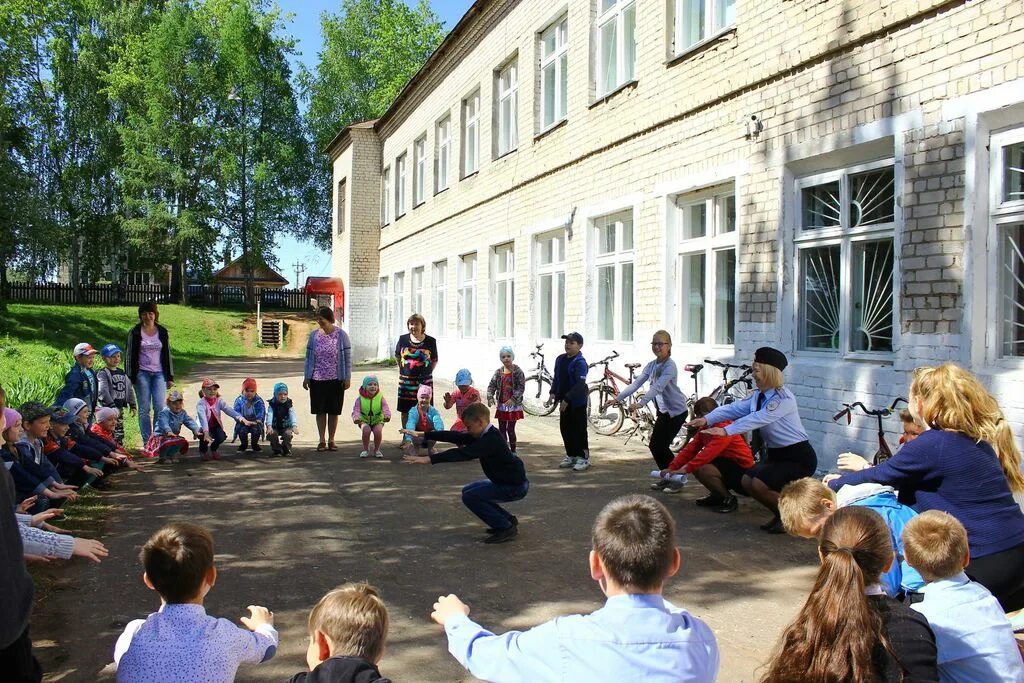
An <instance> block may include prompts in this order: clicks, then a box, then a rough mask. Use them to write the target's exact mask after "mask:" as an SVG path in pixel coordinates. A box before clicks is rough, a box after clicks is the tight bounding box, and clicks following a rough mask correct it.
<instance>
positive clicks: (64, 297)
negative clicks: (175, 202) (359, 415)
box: [0, 283, 311, 311]
mask: <svg viewBox="0 0 1024 683" xmlns="http://www.w3.org/2000/svg"><path fill="white" fill-rule="evenodd" d="M0 296H2V298H3V299H5V300H7V301H22V302H33V303H48V304H91V305H97V306H120V305H138V304H141V303H143V302H145V301H150V300H153V301H156V302H158V303H167V302H169V301H171V291H170V288H169V287H167V286H166V285H115V284H105V285H82V286H81V287H79V288H78V293H77V295H76V293H75V288H74V287H72V286H71V285H65V284H59V283H42V284H39V283H27V284H26V283H16V284H9V285H8V286H7V287H6V288H4V289H3V291H2V292H0ZM256 297H257V298H258V300H259V302H260V306H261V307H262V308H263V309H264V310H268V311H275V310H277V311H306V310H310V308H311V303H310V298H309V296H308V295H307V294H306V292H305V291H304V290H302V289H261V288H259V287H257V288H256ZM185 299H186V303H187V304H189V305H190V306H214V307H225V308H238V309H245V308H246V301H245V290H244V289H243V288H242V287H235V286H230V285H228V286H222V285H189V286H188V287H187V288H186V292H185ZM253 308H255V305H253Z"/></svg>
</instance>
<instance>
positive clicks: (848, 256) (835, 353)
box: [793, 156, 902, 362]
mask: <svg viewBox="0 0 1024 683" xmlns="http://www.w3.org/2000/svg"><path fill="white" fill-rule="evenodd" d="M884 168H891V169H892V172H893V218H892V221H890V222H888V223H881V224H873V225H871V224H869V225H864V226H860V227H857V228H850V227H849V223H850V205H851V203H850V189H849V188H850V178H851V177H852V176H855V175H858V174H861V173H865V172H869V171H877V170H880V169H884ZM899 179H900V175H899V173H898V169H897V166H896V163H895V158H894V157H892V156H890V157H886V158H884V159H875V160H872V161H866V162H862V163H857V164H850V165H847V166H843V167H841V168H838V169H833V170H829V171H824V172H820V173H811V174H806V175H802V176H800V177H798V178H796V179H795V181H794V184H793V189H794V199H795V204H794V206H795V210H794V212H793V215H794V216H796V219H795V220H796V226H795V229H794V233H793V272H794V278H793V283H794V286H793V293H794V309H793V310H794V320H795V322H796V328H795V330H794V341H795V343H796V349H797V351H798V352H799V353H802V354H803V353H806V354H813V355H819V356H823V357H837V358H840V359H863V360H881V361H887V362H888V361H892V359H893V358H894V357H895V356H896V353H897V350H898V348H899V346H898V334H899V325H900V292H899V289H898V288H899V271H900V267H901V265H900V264H901V261H902V258H901V256H900V253H899V243H898V241H897V236H898V234H899V232H900V227H899V226H900V224H901V220H900V210H899V199H900V196H901V193H900V187H901V186H900V183H899ZM829 182H838V183H839V192H840V197H839V201H840V211H839V213H840V218H839V225H837V226H828V227H821V228H816V229H813V230H805V229H804V226H803V208H804V206H803V196H802V192H803V190H804V189H805V188H809V187H814V186H819V185H823V184H825V183H829ZM886 239H888V240H890V242H891V243H892V257H893V268H892V337H891V339H890V344H891V346H892V350H891V351H869V350H852V349H850V345H851V344H850V340H851V334H852V332H853V330H852V327H853V324H852V323H853V318H852V313H853V311H852V302H853V296H854V291H853V276H854V262H853V257H852V252H853V249H854V247H856V246H860V245H863V244H869V243H872V242H878V241H882V240H886ZM837 245H838V246H839V248H840V253H839V283H838V285H839V293H838V298H839V311H838V318H839V330H838V333H837V335H838V340H837V347H836V348H834V349H826V348H810V347H807V346H806V345H805V341H804V339H803V334H804V333H803V321H804V317H803V311H802V306H803V301H802V299H803V276H804V273H803V264H802V252H803V251H804V250H807V249H815V248H827V247H833V246H837Z"/></svg>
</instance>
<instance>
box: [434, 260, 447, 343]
mask: <svg viewBox="0 0 1024 683" xmlns="http://www.w3.org/2000/svg"><path fill="white" fill-rule="evenodd" d="M430 286H431V287H432V288H433V290H434V295H433V297H432V301H431V304H430V305H431V309H430V315H431V318H433V320H434V324H436V325H437V326H438V329H440V330H441V331H442V334H443V333H444V331H446V330H447V329H448V259H446V258H445V259H441V260H440V261H434V262H433V263H431V264H430Z"/></svg>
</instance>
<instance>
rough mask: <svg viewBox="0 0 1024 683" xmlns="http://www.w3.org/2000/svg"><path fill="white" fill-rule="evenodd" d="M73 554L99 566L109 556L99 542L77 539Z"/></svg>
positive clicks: (89, 539)
mask: <svg viewBox="0 0 1024 683" xmlns="http://www.w3.org/2000/svg"><path fill="white" fill-rule="evenodd" d="M71 554H72V555H75V556H77V557H84V558H86V559H89V560H92V561H93V562H96V563H97V564H99V562H100V560H102V559H103V558H104V557H106V556H107V554H108V553H107V548H106V546H104V545H103V544H102V543H100V542H99V541H96V540H93V539H91V538H76V539H75V544H74V546H72V549H71Z"/></svg>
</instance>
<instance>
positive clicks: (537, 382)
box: [523, 344, 555, 417]
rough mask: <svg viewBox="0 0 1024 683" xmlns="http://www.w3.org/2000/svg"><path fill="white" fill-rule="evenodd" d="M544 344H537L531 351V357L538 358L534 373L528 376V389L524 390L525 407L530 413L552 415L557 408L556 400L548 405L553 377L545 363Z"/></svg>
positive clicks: (541, 415) (540, 415)
mask: <svg viewBox="0 0 1024 683" xmlns="http://www.w3.org/2000/svg"><path fill="white" fill-rule="evenodd" d="M542 348H544V345H543V344H537V350H536V351H533V352H532V353H530V358H536V359H538V360H537V367H535V368H534V369H533V374H532V375H530V376H529V377H527V378H526V389H525V391H524V392H523V409H524V410H526V412H527V413H529V414H530V415H536V416H538V417H543V416H545V415H550V414H551V412H552V411H553V410H554V409H555V402H554V401H552V402H551V404H550V405H548V395H549V394H550V393H551V385H552V382H553V378H552V376H551V373H550V372H549V371H548V368H547V366H546V365H544V354H543V353H542V352H541V349H542Z"/></svg>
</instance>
